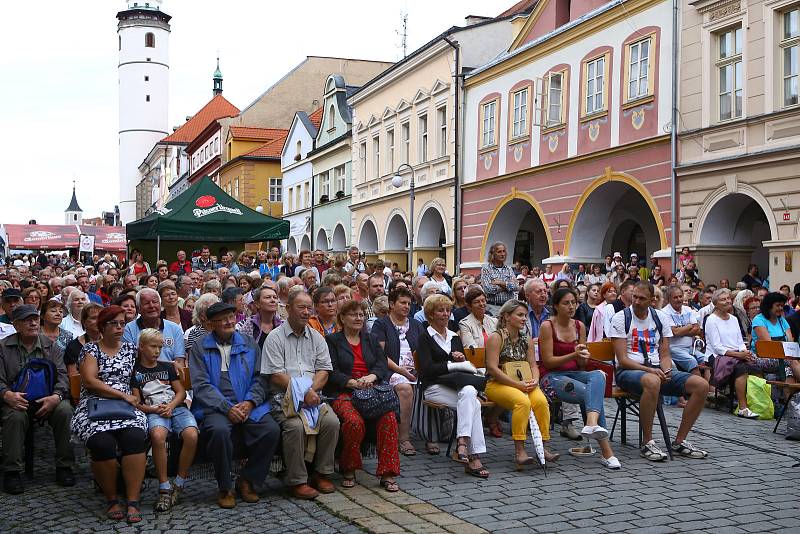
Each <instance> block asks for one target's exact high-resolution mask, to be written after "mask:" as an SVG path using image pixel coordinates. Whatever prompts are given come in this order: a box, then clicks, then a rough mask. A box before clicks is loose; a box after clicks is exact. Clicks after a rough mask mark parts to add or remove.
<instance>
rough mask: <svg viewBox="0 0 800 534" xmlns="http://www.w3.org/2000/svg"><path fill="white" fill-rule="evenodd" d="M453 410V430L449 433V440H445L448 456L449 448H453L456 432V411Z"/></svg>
mask: <svg viewBox="0 0 800 534" xmlns="http://www.w3.org/2000/svg"><path fill="white" fill-rule="evenodd" d="M452 411H453V431H452V432H451V433H450V441H448V442H447V457H448V458H450V450H451V449H452V448H453V442H454V441H455V440H456V432H457V430H458V412H456V411H455V410H452Z"/></svg>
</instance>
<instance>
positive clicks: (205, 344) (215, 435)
mask: <svg viewBox="0 0 800 534" xmlns="http://www.w3.org/2000/svg"><path fill="white" fill-rule="evenodd" d="M206 317H207V318H208V320H209V321H211V325H212V331H211V333H209V334H208V335H206V336H205V337H203V338H201V339H200V340H199V341H198V342H197V343H195V344H194V346H193V347H192V352H191V355H190V356H189V370H190V372H191V377H192V385H193V389H194V399H193V401H192V412H193V413H194V415H195V417H196V418H197V421H198V422H199V423H200V431H201V435H203V434H204V435H205V437H206V438H207V448H206V452H207V454H208V455H209V456H210V457H211V461H212V462H213V463H214V472H215V474H216V477H217V486H218V488H219V498H218V499H217V504H219V506H220V508H233V507H234V506H236V499H235V497H234V495H233V491H232V490H233V484H232V481H231V464H232V463H233V438H232V433H233V432H238V433H240V434H241V435H242V437H243V441H244V446H245V449H246V454H247V464H245V466H244V467H242V470H241V474H240V475H239V479H238V481H237V484H236V488H237V490H238V491H239V495H240V496H241V497H242V500H243V501H244V502H248V503H255V502H258V500H259V498H258V494H256V492H255V491H254V490H253V485H255V484H261V483H263V482H264V479H265V478H266V477H267V474H268V472H269V465H270V462H271V461H272V456H273V454H275V449H276V448H277V446H278V438H279V436H280V428H279V427H278V424H277V423H276V422H275V420H274V419H273V418H272V416H271V415H270V413H269V412H270V405H269V403H268V402H266V393H265V390H264V388H263V386H262V382H261V381H260V380H259V379H258V372H259V369H261V354H260V352H259V350H258V345H256V342H255V341H254V340H253V338H252V337H250V336H248V335H244V334H240V333H239V332H237V331H236V307H235V306H233V305H231V304H224V303H222V302H217V303H215V304H212V305H211V306H209V307H208V310H207V311H206Z"/></svg>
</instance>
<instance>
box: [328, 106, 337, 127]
mask: <svg viewBox="0 0 800 534" xmlns="http://www.w3.org/2000/svg"><path fill="white" fill-rule="evenodd" d="M335 120H336V113H335V112H334V108H333V104H331V107H330V109H328V130H333V128H334V126H335V122H334V121H335Z"/></svg>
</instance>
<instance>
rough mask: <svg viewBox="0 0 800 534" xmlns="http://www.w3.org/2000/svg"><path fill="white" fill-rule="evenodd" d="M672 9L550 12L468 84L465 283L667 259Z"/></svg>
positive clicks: (544, 5)
mask: <svg viewBox="0 0 800 534" xmlns="http://www.w3.org/2000/svg"><path fill="white" fill-rule="evenodd" d="M670 21H671V5H670V3H669V2H666V1H663V0H629V1H627V2H625V4H624V5H622V4H621V3H620V2H616V1H614V2H609V3H605V2H603V1H601V0H594V1H592V0H584V1H578V0H572V1H571V2H570V1H569V0H542V1H540V2H539V3H538V4H537V5H536V6H535V7H534V9H533V10H532V11H531V13H530V14H528V15H526V17H525V19H524V20H522V19H521V18H520V17H518V18H517V25H516V26H517V27H518V28H519V32H518V34H517V35H516V37H515V39H514V42H513V43H512V45H511V47H510V48H509V49H508V51H507V52H506V53H504V54H502V55H501V56H500V57H498V58H497V59H495V60H493V61H491V62H489V63H488V64H487V65H485V66H483V67H481V68H478V69H476V70H475V71H473V72H471V73H469V74H468V75H467V76H466V79H465V87H466V95H465V119H464V131H465V135H464V150H463V153H464V172H463V181H464V185H463V219H462V234H461V245H462V264H461V268H462V270H466V271H472V272H475V271H476V270H477V269H478V268H479V267H480V265H481V263H483V262H485V261H486V258H487V253H488V250H489V247H490V246H491V244H492V243H494V242H496V241H502V242H504V243H506V245H507V246H508V249H509V261H511V260H512V259H513V260H516V261H520V262H521V263H523V264H528V265H533V264H541V263H542V262H545V263H547V262H552V263H556V262H565V261H569V262H596V261H599V260H602V258H603V256H604V255H605V254H609V253H611V252H616V251H619V252H622V253H623V254H629V253H631V252H636V253H637V254H638V255H639V257H640V258H641V257H648V256H652V255H656V256H660V257H668V256H669V253H670V251H669V247H670V243H671V242H672V238H671V235H670V225H671V209H670V205H671V200H670V198H671V194H670V184H671V151H670V139H669V134H668V133H667V132H669V123H670V109H671V86H670V80H671V75H670V69H671V68H672V61H671V51H672V41H671V22H670Z"/></svg>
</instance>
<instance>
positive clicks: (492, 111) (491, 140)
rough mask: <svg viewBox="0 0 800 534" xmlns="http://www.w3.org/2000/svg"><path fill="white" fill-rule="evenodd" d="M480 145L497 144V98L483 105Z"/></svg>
mask: <svg viewBox="0 0 800 534" xmlns="http://www.w3.org/2000/svg"><path fill="white" fill-rule="evenodd" d="M482 115H483V119H482V121H481V122H482V125H483V126H482V129H481V146H482V147H487V146H492V145H495V144H497V140H496V138H495V117H496V115H497V100H492V101H491V102H487V103H485V104H484V105H483V111H482Z"/></svg>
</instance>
